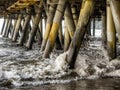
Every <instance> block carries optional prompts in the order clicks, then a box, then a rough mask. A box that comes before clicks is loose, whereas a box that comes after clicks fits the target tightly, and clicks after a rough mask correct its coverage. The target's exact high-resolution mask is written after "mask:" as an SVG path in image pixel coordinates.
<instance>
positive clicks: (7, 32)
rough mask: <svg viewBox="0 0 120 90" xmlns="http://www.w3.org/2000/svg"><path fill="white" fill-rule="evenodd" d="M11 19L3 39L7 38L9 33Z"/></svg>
mask: <svg viewBox="0 0 120 90" xmlns="http://www.w3.org/2000/svg"><path fill="white" fill-rule="evenodd" d="M11 23H12V19H11V18H10V19H9V23H8V27H7V29H6V33H5V37H8V35H9V32H10V27H11Z"/></svg>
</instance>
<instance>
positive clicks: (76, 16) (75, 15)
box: [71, 5, 78, 26]
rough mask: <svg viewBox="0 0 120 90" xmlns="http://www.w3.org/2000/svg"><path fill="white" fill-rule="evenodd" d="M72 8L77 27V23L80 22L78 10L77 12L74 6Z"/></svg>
mask: <svg viewBox="0 0 120 90" xmlns="http://www.w3.org/2000/svg"><path fill="white" fill-rule="evenodd" d="M71 8H72V15H73V19H74V23H75V26H76V25H77V22H78V15H77V10H76V7H75V6H74V5H73V6H72V7H71Z"/></svg>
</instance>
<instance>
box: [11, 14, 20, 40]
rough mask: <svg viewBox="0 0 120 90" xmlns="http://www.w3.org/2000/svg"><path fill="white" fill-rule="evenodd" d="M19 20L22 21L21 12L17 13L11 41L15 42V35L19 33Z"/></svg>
mask: <svg viewBox="0 0 120 90" xmlns="http://www.w3.org/2000/svg"><path fill="white" fill-rule="evenodd" d="M21 21H22V14H19V16H18V20H17V23H16V26H15V30H14V34H13V38H12V41H13V42H15V41H16V40H17V36H18V34H19V30H20V26H21Z"/></svg>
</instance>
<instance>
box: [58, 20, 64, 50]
mask: <svg viewBox="0 0 120 90" xmlns="http://www.w3.org/2000/svg"><path fill="white" fill-rule="evenodd" d="M62 31H63V28H62V22H61V24H60V27H59V31H58V37H59V40H60V44H61V47H62V48H63V34H62Z"/></svg>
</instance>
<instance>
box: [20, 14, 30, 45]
mask: <svg viewBox="0 0 120 90" xmlns="http://www.w3.org/2000/svg"><path fill="white" fill-rule="evenodd" d="M30 18H31V15H29V14H28V15H27V16H26V17H25V23H24V26H23V30H22V32H21V36H20V39H19V42H18V45H20V46H23V43H24V40H25V39H24V38H25V35H26V32H27V30H28V26H29V24H30V23H29V22H30Z"/></svg>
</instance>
